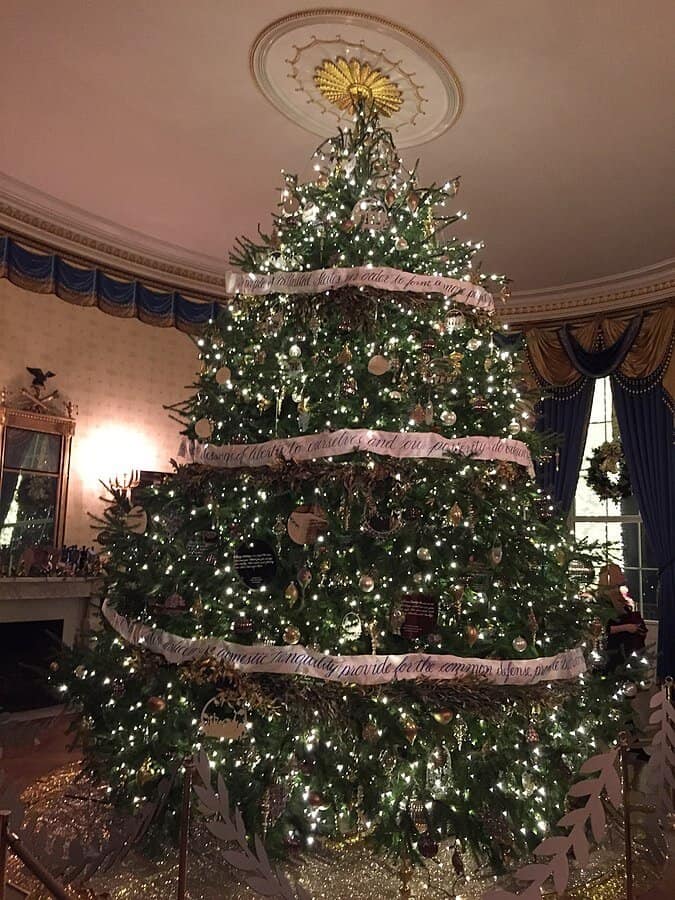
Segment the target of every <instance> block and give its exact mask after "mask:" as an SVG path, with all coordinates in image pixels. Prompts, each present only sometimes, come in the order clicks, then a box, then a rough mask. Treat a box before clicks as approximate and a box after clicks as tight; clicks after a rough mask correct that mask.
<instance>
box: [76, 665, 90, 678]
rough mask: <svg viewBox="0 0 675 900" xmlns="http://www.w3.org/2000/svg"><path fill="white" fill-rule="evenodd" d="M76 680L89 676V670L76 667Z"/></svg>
mask: <svg viewBox="0 0 675 900" xmlns="http://www.w3.org/2000/svg"><path fill="white" fill-rule="evenodd" d="M73 671H74V673H75V677H76V678H84V677H85V676H86V674H87V670H86V669H85V667H84V666H76V667H75V669H74V670H73Z"/></svg>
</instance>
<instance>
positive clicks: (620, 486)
mask: <svg viewBox="0 0 675 900" xmlns="http://www.w3.org/2000/svg"><path fill="white" fill-rule="evenodd" d="M589 463H590V465H589V467H588V474H587V475H586V484H587V485H588V486H589V488H591V490H592V491H594V493H595V494H597V496H598V497H599V498H600V499H601V500H613V501H614V502H618V501H619V500H625V498H626V497H630V495H631V493H632V491H631V486H630V477H629V475H628V466H627V464H626V457H625V456H624V455H623V447H622V446H621V441H619V440H613V441H605V443H604V444H600V446H599V447H596V448H595V450H594V451H593V453H592V454H591V456H590V458H589ZM612 476H614V477H612Z"/></svg>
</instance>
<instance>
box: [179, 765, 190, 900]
mask: <svg viewBox="0 0 675 900" xmlns="http://www.w3.org/2000/svg"><path fill="white" fill-rule="evenodd" d="M183 765H184V767H185V775H184V776H183V802H182V805H181V813H180V844H179V848H178V900H185V897H186V890H187V872H188V865H187V854H188V839H189V836H190V803H191V800H192V775H193V772H194V761H193V758H192V756H186V757H185V760H184V762H183Z"/></svg>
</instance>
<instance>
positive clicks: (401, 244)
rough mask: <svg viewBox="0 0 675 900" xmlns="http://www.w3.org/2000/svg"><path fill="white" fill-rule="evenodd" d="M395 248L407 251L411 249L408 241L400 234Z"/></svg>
mask: <svg viewBox="0 0 675 900" xmlns="http://www.w3.org/2000/svg"><path fill="white" fill-rule="evenodd" d="M394 247H396V249H397V250H407V249H408V247H409V244H408V242H407V241H406V239H405V238H404V237H403V235H402V234H400V235H399V236H398V237H397V238H396V241H395V242H394Z"/></svg>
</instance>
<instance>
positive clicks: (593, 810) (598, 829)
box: [588, 797, 607, 844]
mask: <svg viewBox="0 0 675 900" xmlns="http://www.w3.org/2000/svg"><path fill="white" fill-rule="evenodd" d="M588 808H589V812H590V816H591V831H592V832H593V837H594V839H595V842H596V844H599V843H600V842H601V841H602V839H603V838H604V836H605V833H606V831H607V820H606V818H605V810H604V809H603V807H602V800H601V799H600V798H599V797H591V799H590V800H589V802H588Z"/></svg>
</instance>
